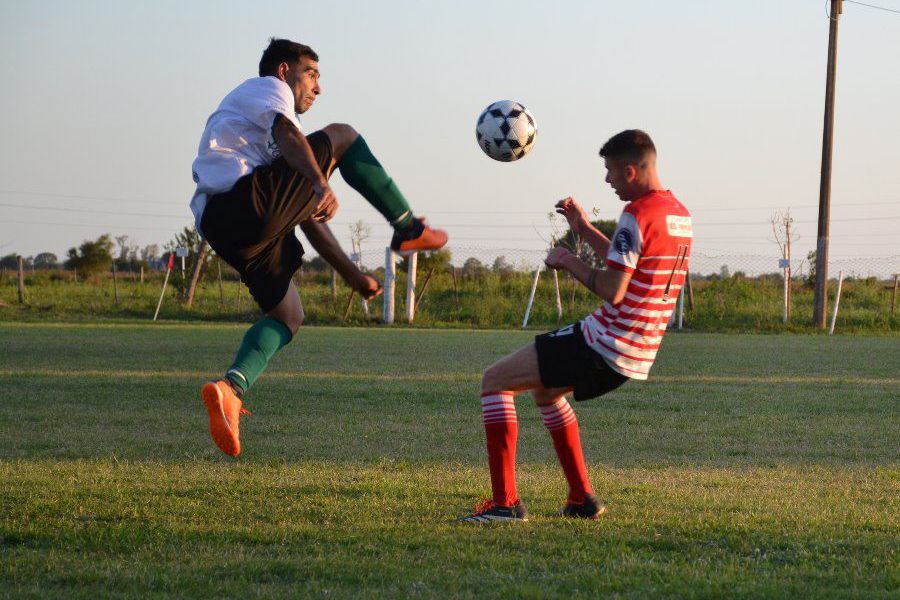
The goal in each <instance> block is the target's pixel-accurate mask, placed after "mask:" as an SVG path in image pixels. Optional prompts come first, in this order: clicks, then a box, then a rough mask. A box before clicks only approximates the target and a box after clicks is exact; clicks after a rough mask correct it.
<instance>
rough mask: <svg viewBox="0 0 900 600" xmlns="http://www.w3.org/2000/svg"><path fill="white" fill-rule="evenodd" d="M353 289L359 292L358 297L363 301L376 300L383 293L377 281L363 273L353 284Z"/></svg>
mask: <svg viewBox="0 0 900 600" xmlns="http://www.w3.org/2000/svg"><path fill="white" fill-rule="evenodd" d="M353 289H354V290H356V291H357V292H359V295H360V296H362V297H363V298H364V299H365V300H371V299H372V298H376V297H378V296H380V295H381V293H382V292H383V291H384V288H383V287H381V283H379V282H378V280H377V279H375V278H374V277H372V276H371V275H366V274H365V273H361V274H360V277H359V279H358V281H354V282H353Z"/></svg>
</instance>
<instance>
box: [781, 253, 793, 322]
mask: <svg viewBox="0 0 900 600" xmlns="http://www.w3.org/2000/svg"><path fill="white" fill-rule="evenodd" d="M783 273H784V306H783V307H782V309H781V322H782V323H787V322H788V318H789V317H790V308H789V306H790V298H789V296H788V294H789V291H788V290H789V289H790V287H791V278H790V275H788V269H787V267H785V268H784V271H783Z"/></svg>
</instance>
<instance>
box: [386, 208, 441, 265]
mask: <svg viewBox="0 0 900 600" xmlns="http://www.w3.org/2000/svg"><path fill="white" fill-rule="evenodd" d="M414 221H415V223H413V226H412V227H411V228H410V230H409V231H408V232H406V231H404V232H400V231H395V232H394V237H393V238H391V249H393V250H394V252H396V253H397V254H401V255H403V256H406V255H408V254H412V253H414V252H428V251H429V250H439V249H441V248H443V247H444V245H445V244H446V243H447V232H446V231H444V230H442V229H432V228H431V227H429V226H428V223H426V222H425V218H424V217H423V218H421V219H414Z"/></svg>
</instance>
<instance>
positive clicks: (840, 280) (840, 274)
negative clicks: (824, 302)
mask: <svg viewBox="0 0 900 600" xmlns="http://www.w3.org/2000/svg"><path fill="white" fill-rule="evenodd" d="M842 283H844V271H839V272H838V288H837V294H835V296H834V312H833V313H831V329H829V330H828V335H833V334H834V322H835V321H836V320H837V311H838V305H839V304H840V303H841V284H842Z"/></svg>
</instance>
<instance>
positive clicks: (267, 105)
mask: <svg viewBox="0 0 900 600" xmlns="http://www.w3.org/2000/svg"><path fill="white" fill-rule="evenodd" d="M242 91H244V92H245V93H243V94H240V95H238V96H237V97H236V98H234V101H235V104H236V108H237V110H238V112H240V114H241V115H242V116H243V117H244V118H246V119H247V120H248V121H250V122H251V123H253V124H254V125H256V126H257V127H259V128H260V129H262V130H264V131H266V132H271V131H272V127H273V126H274V124H275V119H276V117H278V115H281V116H283V117H285V118H286V119H287V120H288V121H290V122H291V123H293V124H294V125H296V126H297V129H300V123H299V121H297V114H296V113H295V112H294V95H293V94H292V93H291V89H290V88H289V87H288V85H287V84H286V83H285V82H283V81H281V80H280V79H277V78H275V77H260V78H258V79H256V80H253V85H251V86H248V87H247V88H246V89H245V90H242Z"/></svg>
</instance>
